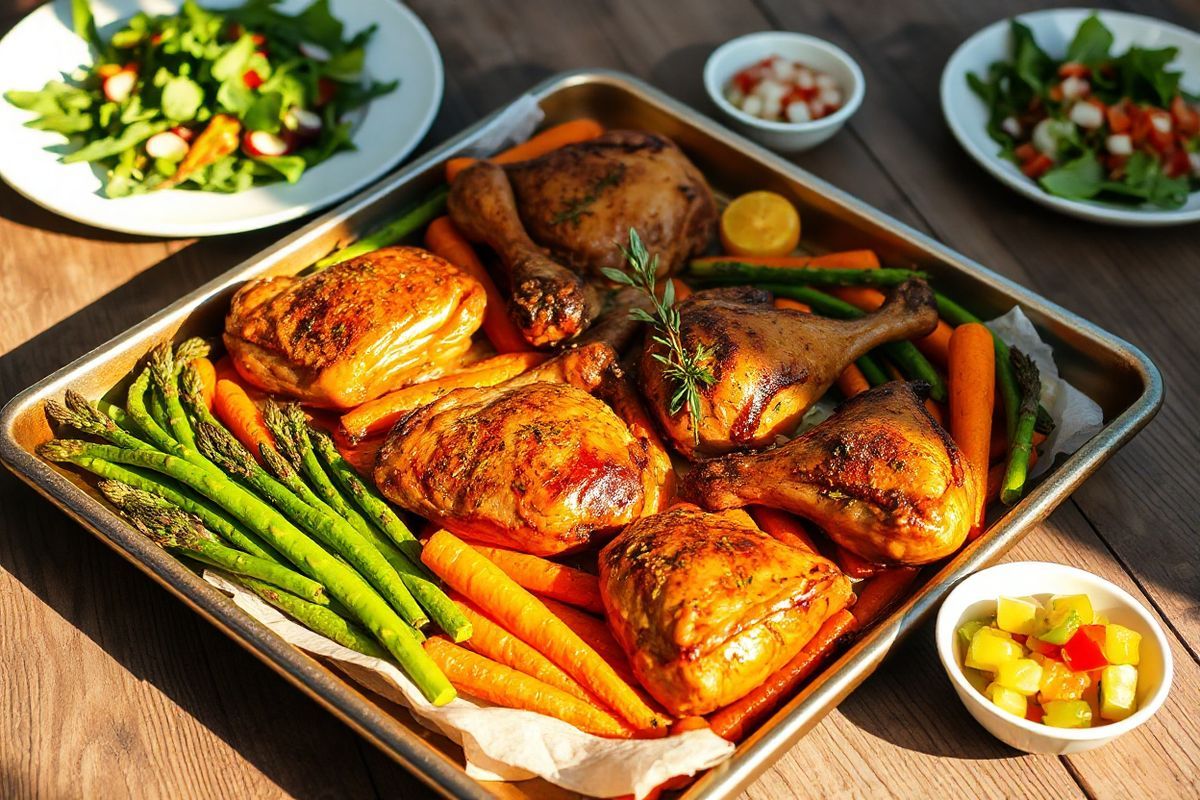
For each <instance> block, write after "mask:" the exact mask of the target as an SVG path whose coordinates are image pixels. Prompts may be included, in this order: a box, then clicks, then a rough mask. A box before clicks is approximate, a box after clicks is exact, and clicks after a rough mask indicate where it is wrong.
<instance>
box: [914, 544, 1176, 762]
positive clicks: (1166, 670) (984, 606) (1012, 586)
mask: <svg viewBox="0 0 1200 800" xmlns="http://www.w3.org/2000/svg"><path fill="white" fill-rule="evenodd" d="M1052 594H1086V595H1087V596H1088V597H1089V598H1091V601H1092V607H1093V608H1094V609H1095V610H1096V611H1097V612H1098V613H1101V614H1104V615H1105V616H1106V617H1108V619H1109V620H1110V621H1112V622H1115V623H1117V624H1119V625H1124V626H1125V627H1127V628H1131V629H1132V630H1134V631H1137V632H1138V633H1140V634H1141V635H1142V645H1141V659H1140V663H1139V664H1138V689H1137V701H1138V708H1137V711H1135V712H1134V713H1133V714H1132V715H1130V716H1129V717H1128V718H1126V719H1123V720H1121V721H1120V722H1109V723H1106V724H1104V725H1101V726H1098V727H1094V728H1080V729H1075V728H1069V729H1068V728H1052V727H1050V726H1049V725H1042V724H1041V723H1037V722H1030V721H1029V720H1026V719H1021V718H1019V717H1015V716H1013V715H1012V714H1009V713H1008V712H1006V711H1001V710H1000V709H999V708H997V707H996V706H995V705H994V704H992V702H991V701H990V700H988V699H987V697H985V696H984V695H983V693H982V692H980V691H979V689H977V688H975V687H974V686H972V685H971V683H970V681H969V680H967V677H966V675H965V673H964V672H963V667H962V659H963V645H962V642H961V640H960V638H959V636H958V629H959V627H960V626H962V625H963V623H966V622H968V621H970V620H977V619H984V618H986V617H988V616H991V615H992V614H994V613H995V612H996V598H997V597H998V596H999V595H1005V596H1009V597H1036V598H1038V599H1039V600H1045V599H1046V598H1047V597H1049V596H1050V595H1052ZM935 635H936V636H937V652H938V658H940V659H941V661H942V667H943V668H944V669H945V670H946V674H947V675H949V676H950V682H951V683H952V684H953V685H954V690H955V691H956V692H958V696H959V698H960V699H961V700H962V702H963V705H965V706H966V707H967V711H969V712H971V716H973V717H975V719H977V720H978V721H979V724H980V725H982V726H983V727H985V728H987V729H988V731H989V732H991V733H992V735H993V736H995V737H996V738H997V739H999V740H1000V741H1002V742H1004V743H1005V744H1007V745H1010V746H1011V747H1015V748H1017V749H1018V750H1024V751H1025V752H1027V753H1056V754H1062V753H1078V752H1080V751H1083V750H1091V749H1092V748H1094V747H1099V746H1100V745H1102V744H1104V743H1106V742H1110V741H1112V740H1113V739H1115V738H1117V737H1118V736H1120V735H1121V734H1123V733H1126V732H1128V731H1131V730H1133V729H1134V728H1136V727H1137V726H1139V725H1141V724H1142V723H1143V722H1145V721H1146V720H1148V719H1150V717H1152V716H1154V712H1156V711H1158V708H1159V706H1161V705H1162V704H1163V701H1164V700H1166V698H1167V693H1168V692H1169V691H1170V689H1171V676H1172V674H1173V671H1174V667H1173V662H1172V659H1171V648H1170V646H1169V645H1168V643H1167V638H1166V636H1165V635H1164V634H1163V631H1162V628H1161V627H1160V626H1159V624H1158V622H1157V621H1155V619H1154V617H1152V616H1151V615H1150V613H1149V612H1148V611H1146V609H1144V608H1143V607H1142V606H1141V604H1140V603H1138V601H1137V600H1135V599H1133V597H1131V596H1130V595H1129V593H1128V592H1126V591H1125V590H1123V589H1121V588H1120V587H1119V586H1117V585H1115V584H1113V583H1111V582H1109V581H1106V580H1105V579H1104V578H1101V577H1099V576H1096V575H1093V574H1091V573H1090V572H1085V571H1083V570H1081V569H1076V568H1075V567H1068V566H1064V565H1062V564H1049V563H1045V562H1041V561H1017V562H1013V563H1010V564H1000V565H998V566H995V567H989V568H988V569H985V570H981V571H980V572H976V573H975V574H974V575H972V576H971V577H969V578H967V579H966V580H964V581H963V582H962V583H960V584H959V585H958V586H956V587H954V589H953V591H951V592H950V594H949V595H948V596H947V597H946V600H945V601H944V602H943V603H942V607H941V609H940V610H939V611H938V617H937V626H936V629H935Z"/></svg>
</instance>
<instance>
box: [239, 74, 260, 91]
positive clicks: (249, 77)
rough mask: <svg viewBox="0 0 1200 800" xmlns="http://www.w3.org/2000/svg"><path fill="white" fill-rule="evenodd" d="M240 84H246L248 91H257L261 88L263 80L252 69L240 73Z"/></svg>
mask: <svg viewBox="0 0 1200 800" xmlns="http://www.w3.org/2000/svg"><path fill="white" fill-rule="evenodd" d="M242 83H244V84H246V87H247V88H248V89H257V88H258V87H260V86H262V84H263V78H262V75H259V74H258V73H257V72H255V71H254V70H252V69H248V70H246V71H245V72H243V73H242Z"/></svg>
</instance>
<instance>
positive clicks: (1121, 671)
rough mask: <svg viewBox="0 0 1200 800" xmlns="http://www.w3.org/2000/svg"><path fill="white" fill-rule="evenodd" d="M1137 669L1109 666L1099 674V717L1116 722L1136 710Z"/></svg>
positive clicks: (1128, 666)
mask: <svg viewBox="0 0 1200 800" xmlns="http://www.w3.org/2000/svg"><path fill="white" fill-rule="evenodd" d="M1137 680H1138V671H1137V667H1135V666H1132V665H1130V664H1110V665H1109V666H1107V667H1105V668H1104V670H1103V671H1102V672H1101V673H1100V717H1101V718H1102V719H1106V720H1109V721H1110V722H1116V721H1117V720H1122V719H1125V718H1126V717H1128V716H1129V715H1130V714H1132V713H1133V712H1134V711H1135V710H1136V709H1137Z"/></svg>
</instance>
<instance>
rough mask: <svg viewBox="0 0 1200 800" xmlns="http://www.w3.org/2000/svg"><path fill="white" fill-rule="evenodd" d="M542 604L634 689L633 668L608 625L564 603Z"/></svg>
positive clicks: (554, 601) (635, 684)
mask: <svg viewBox="0 0 1200 800" xmlns="http://www.w3.org/2000/svg"><path fill="white" fill-rule="evenodd" d="M542 602H543V603H544V604H545V606H546V608H547V609H549V610H550V613H551V614H553V615H554V616H556V617H558V618H559V619H560V620H562V623H563V624H564V625H566V626H567V627H568V628H570V629H571V630H573V631H575V634H576V635H577V636H578V637H579V638H580V639H583V640H584V641H585V642H587V643H588V646H589V647H591V648H592V649H593V650H595V651H596V653H597V654H598V655H599V656H600V657H601V658H603V659H604V660H605V661H607V662H608V665H609V666H610V667H612V668H613V670H614V671H615V672H616V673H617V674H618V675H620V676H621V680H623V681H625V682H626V683H628V684H629V685H630V686H633V687H636V686H637V685H638V680H637V678H636V677H634V674H633V668H632V667H631V666H629V658H628V656H626V655H625V651H624V650H622V649H621V645H620V644H618V643H617V640H616V637H614V636H613V634H612V631H611V630H609V629H608V623H606V622H605V621H604V620H602V619H597V618H596V617H594V616H592V615H591V614H588V613H586V612H583V611H580V610H579V609H578V608H575V607H574V606H569V605H567V604H566V603H560V602H558V601H557V600H552V599H550V598H548V597H547V598H543V599H542Z"/></svg>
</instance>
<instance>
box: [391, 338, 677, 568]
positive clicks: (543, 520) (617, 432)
mask: <svg viewBox="0 0 1200 800" xmlns="http://www.w3.org/2000/svg"><path fill="white" fill-rule="evenodd" d="M672 475H673V473H672V471H671V464H670V460H669V458H668V457H667V455H666V452H665V451H664V450H663V448H662V445H661V443H660V442H659V440H658V438H657V435H656V434H655V433H654V432H653V430H652V429H651V426H650V423H649V420H648V419H647V418H646V416H645V412H644V411H643V410H642V408H641V405H640V402H639V400H638V399H637V396H636V393H635V392H634V391H633V389H632V388H631V387H630V386H629V385H628V383H627V382H626V379H625V377H624V375H622V374H621V371H620V368H619V367H618V366H617V355H616V352H615V351H614V350H613V349H612V348H611V347H610V346H608V345H606V344H602V343H594V344H590V345H586V346H584V347H580V348H578V349H576V350H571V351H569V352H567V353H564V354H563V355H561V356H559V357H557V358H555V359H553V360H551V361H549V362H547V363H546V364H544V365H542V366H541V367H539V368H537V369H535V370H532V371H531V372H528V373H525V374H523V375H521V376H519V377H517V378H515V379H513V380H511V381H509V382H507V383H503V384H500V385H499V386H494V387H488V388H483V389H456V390H455V391H453V392H450V393H449V394H447V395H445V396H444V397H442V398H441V399H439V400H437V401H435V402H434V403H432V404H430V405H428V406H425V407H424V408H421V409H418V410H417V411H414V412H413V413H412V414H410V415H409V416H408V417H406V418H405V419H403V420H401V421H400V422H399V423H397V425H396V427H395V428H393V430H392V432H391V434H389V436H388V439H387V441H386V442H385V443H384V445H383V448H382V449H381V450H380V453H379V458H378V460H377V462H376V466H375V482H376V484H377V485H378V486H379V488H380V490H381V491H382V492H383V493H384V494H385V495H387V497H388V498H389V499H391V500H392V501H394V502H396V503H398V504H399V505H401V506H403V507H404V508H407V509H409V510H410V511H413V512H415V513H417V514H420V515H421V516H423V517H425V518H426V519H430V520H433V521H435V522H437V523H438V524H440V525H442V526H444V527H446V528H448V529H449V530H451V531H454V532H455V533H458V534H460V535H462V536H465V537H469V538H473V539H479V540H483V541H487V542H491V543H494V544H498V545H501V546H504V547H510V548H513V549H516V550H521V551H524V552H527V553H535V554H538V555H550V554H554V553H561V552H564V551H568V550H573V549H578V548H580V547H583V546H585V545H587V544H588V543H589V542H591V541H593V540H594V539H595V538H596V537H607V536H608V535H611V534H613V533H615V532H616V531H617V530H619V529H620V528H621V527H622V526H624V525H626V524H628V523H629V522H631V521H633V520H635V519H637V518H638V517H640V516H643V515H645V514H652V513H654V512H656V511H658V510H659V508H660V507H661V504H662V502H663V500H664V499H665V498H666V497H667V496H668V495H669V494H670V491H671V488H672V485H671V483H672Z"/></svg>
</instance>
